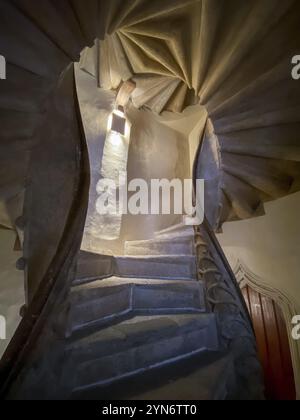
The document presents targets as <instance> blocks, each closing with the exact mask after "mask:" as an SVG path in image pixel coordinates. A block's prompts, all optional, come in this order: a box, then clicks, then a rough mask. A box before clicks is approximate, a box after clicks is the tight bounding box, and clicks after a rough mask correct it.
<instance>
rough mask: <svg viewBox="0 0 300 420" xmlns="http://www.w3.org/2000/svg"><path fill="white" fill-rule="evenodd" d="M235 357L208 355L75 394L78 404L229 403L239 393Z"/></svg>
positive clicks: (204, 354)
mask: <svg viewBox="0 0 300 420" xmlns="http://www.w3.org/2000/svg"><path fill="white" fill-rule="evenodd" d="M235 375H236V374H235V369H234V363H233V358H232V355H230V354H224V353H220V352H215V351H214V352H205V353H200V354H196V355H193V356H191V357H188V358H186V359H183V360H179V361H177V362H175V363H173V364H170V365H166V366H162V367H158V368H156V369H151V370H149V371H146V372H143V373H141V374H139V375H135V376H131V377H129V378H124V379H123V380H121V381H118V382H115V383H112V384H111V385H109V386H103V387H96V388H94V389H88V390H86V391H83V392H77V393H75V394H73V398H74V399H76V400H90V401H91V400H99V395H101V399H103V400H109V399H110V397H111V395H113V396H114V398H115V399H116V400H144V401H150V400H157V401H159V400H173V401H178V400H182V401H191V400H192V401H207V400H230V399H231V397H232V395H234V392H235V389H236V376H235Z"/></svg>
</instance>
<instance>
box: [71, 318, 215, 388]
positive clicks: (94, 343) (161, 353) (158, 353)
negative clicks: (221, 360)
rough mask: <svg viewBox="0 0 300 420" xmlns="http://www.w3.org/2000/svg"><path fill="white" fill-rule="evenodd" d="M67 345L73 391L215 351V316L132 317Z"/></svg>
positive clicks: (108, 382) (104, 383)
mask: <svg viewBox="0 0 300 420" xmlns="http://www.w3.org/2000/svg"><path fill="white" fill-rule="evenodd" d="M68 350H69V351H70V355H69V360H71V361H72V363H74V361H75V363H76V364H77V366H78V368H77V369H76V372H74V371H73V372H69V373H70V375H71V378H72V380H73V381H74V382H73V383H74V388H73V390H74V392H78V391H83V390H86V389H91V388H93V387H97V386H103V385H107V384H110V383H112V382H114V381H117V380H120V379H122V378H126V377H130V376H131V375H135V374H138V373H141V372H145V371H147V370H149V369H152V368H156V367H158V366H163V365H166V364H169V363H172V362H175V361H178V360H180V359H183V358H186V357H189V356H191V355H193V354H199V353H201V352H205V351H216V350H218V334H217V327H216V320H215V317H214V315H213V314H195V315H168V316H156V317H153V316H152V317H135V318H133V319H132V320H129V321H125V322H122V323H119V324H117V325H116V326H114V327H110V328H107V329H104V330H102V331H100V332H97V333H95V334H93V335H90V336H87V337H85V338H84V339H82V340H78V341H76V342H75V343H72V344H71V345H70V346H69V348H68ZM72 359H73V360H72ZM72 363H71V364H70V365H72ZM71 378H70V380H71Z"/></svg>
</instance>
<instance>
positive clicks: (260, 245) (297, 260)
mask: <svg viewBox="0 0 300 420" xmlns="http://www.w3.org/2000/svg"><path fill="white" fill-rule="evenodd" d="M265 207H266V215H265V216H261V217H257V218H254V219H249V220H243V221H237V222H230V223H225V224H224V226H223V233H222V234H220V235H218V239H219V241H220V243H221V245H222V247H223V249H224V251H225V254H226V256H227V258H228V260H229V262H230V264H231V266H232V268H233V269H234V268H235V267H236V265H237V263H238V260H240V261H242V262H243V263H244V264H245V265H246V266H247V267H248V268H249V269H250V270H251V271H252V272H253V273H255V274H256V275H257V276H259V277H261V278H262V279H263V280H264V282H265V283H266V284H268V285H269V286H271V287H274V288H276V289H278V290H281V291H282V292H283V293H285V294H286V295H288V296H289V298H290V299H291V301H293V302H295V305H296V306H297V307H298V308H299V314H300V281H299V280H300V277H299V273H300V235H299V233H300V219H299V214H300V193H296V194H293V195H290V196H287V197H284V198H282V199H279V200H277V201H274V202H270V203H267V204H266V205H265Z"/></svg>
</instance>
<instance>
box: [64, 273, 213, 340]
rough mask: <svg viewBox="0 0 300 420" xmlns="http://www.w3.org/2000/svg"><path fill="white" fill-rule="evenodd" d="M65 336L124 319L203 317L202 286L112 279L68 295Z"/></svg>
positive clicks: (75, 289) (92, 283) (73, 291)
mask: <svg viewBox="0 0 300 420" xmlns="http://www.w3.org/2000/svg"><path fill="white" fill-rule="evenodd" d="M71 303H72V306H71V309H70V312H69V324H68V325H69V328H68V335H69V336H70V335H72V334H73V333H74V332H77V331H82V330H84V329H86V328H93V327H96V326H98V327H101V326H102V327H103V326H105V325H107V323H114V322H115V321H116V320H119V319H120V317H124V316H125V315H127V316H130V317H133V316H134V315H138V314H140V315H141V314H152V315H158V314H175V313H177V314H178V313H203V312H205V310H206V304H205V297H204V289H203V284H202V283H201V282H196V281H195V282H186V281H168V282H166V281H159V280H147V279H146V280H143V279H130V278H128V279H126V280H125V281H124V279H122V278H111V279H109V280H98V281H94V282H91V283H88V284H84V285H81V286H75V287H73V288H72V291H71Z"/></svg>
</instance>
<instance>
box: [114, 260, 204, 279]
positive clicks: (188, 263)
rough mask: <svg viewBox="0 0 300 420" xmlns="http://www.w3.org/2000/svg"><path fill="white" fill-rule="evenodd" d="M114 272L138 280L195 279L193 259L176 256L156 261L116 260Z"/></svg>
mask: <svg viewBox="0 0 300 420" xmlns="http://www.w3.org/2000/svg"><path fill="white" fill-rule="evenodd" d="M116 270H117V274H118V275H119V276H121V277H122V276H123V277H139V278H160V279H173V280H184V279H186V280H194V279H196V262H195V259H194V258H189V259H188V258H186V257H184V256H178V257H176V258H173V259H170V260H167V259H163V258H161V260H160V261H159V258H158V259H157V260H156V259H146V258H145V259H140V260H139V259H134V258H130V259H129V258H127V259H117V260H116Z"/></svg>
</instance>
